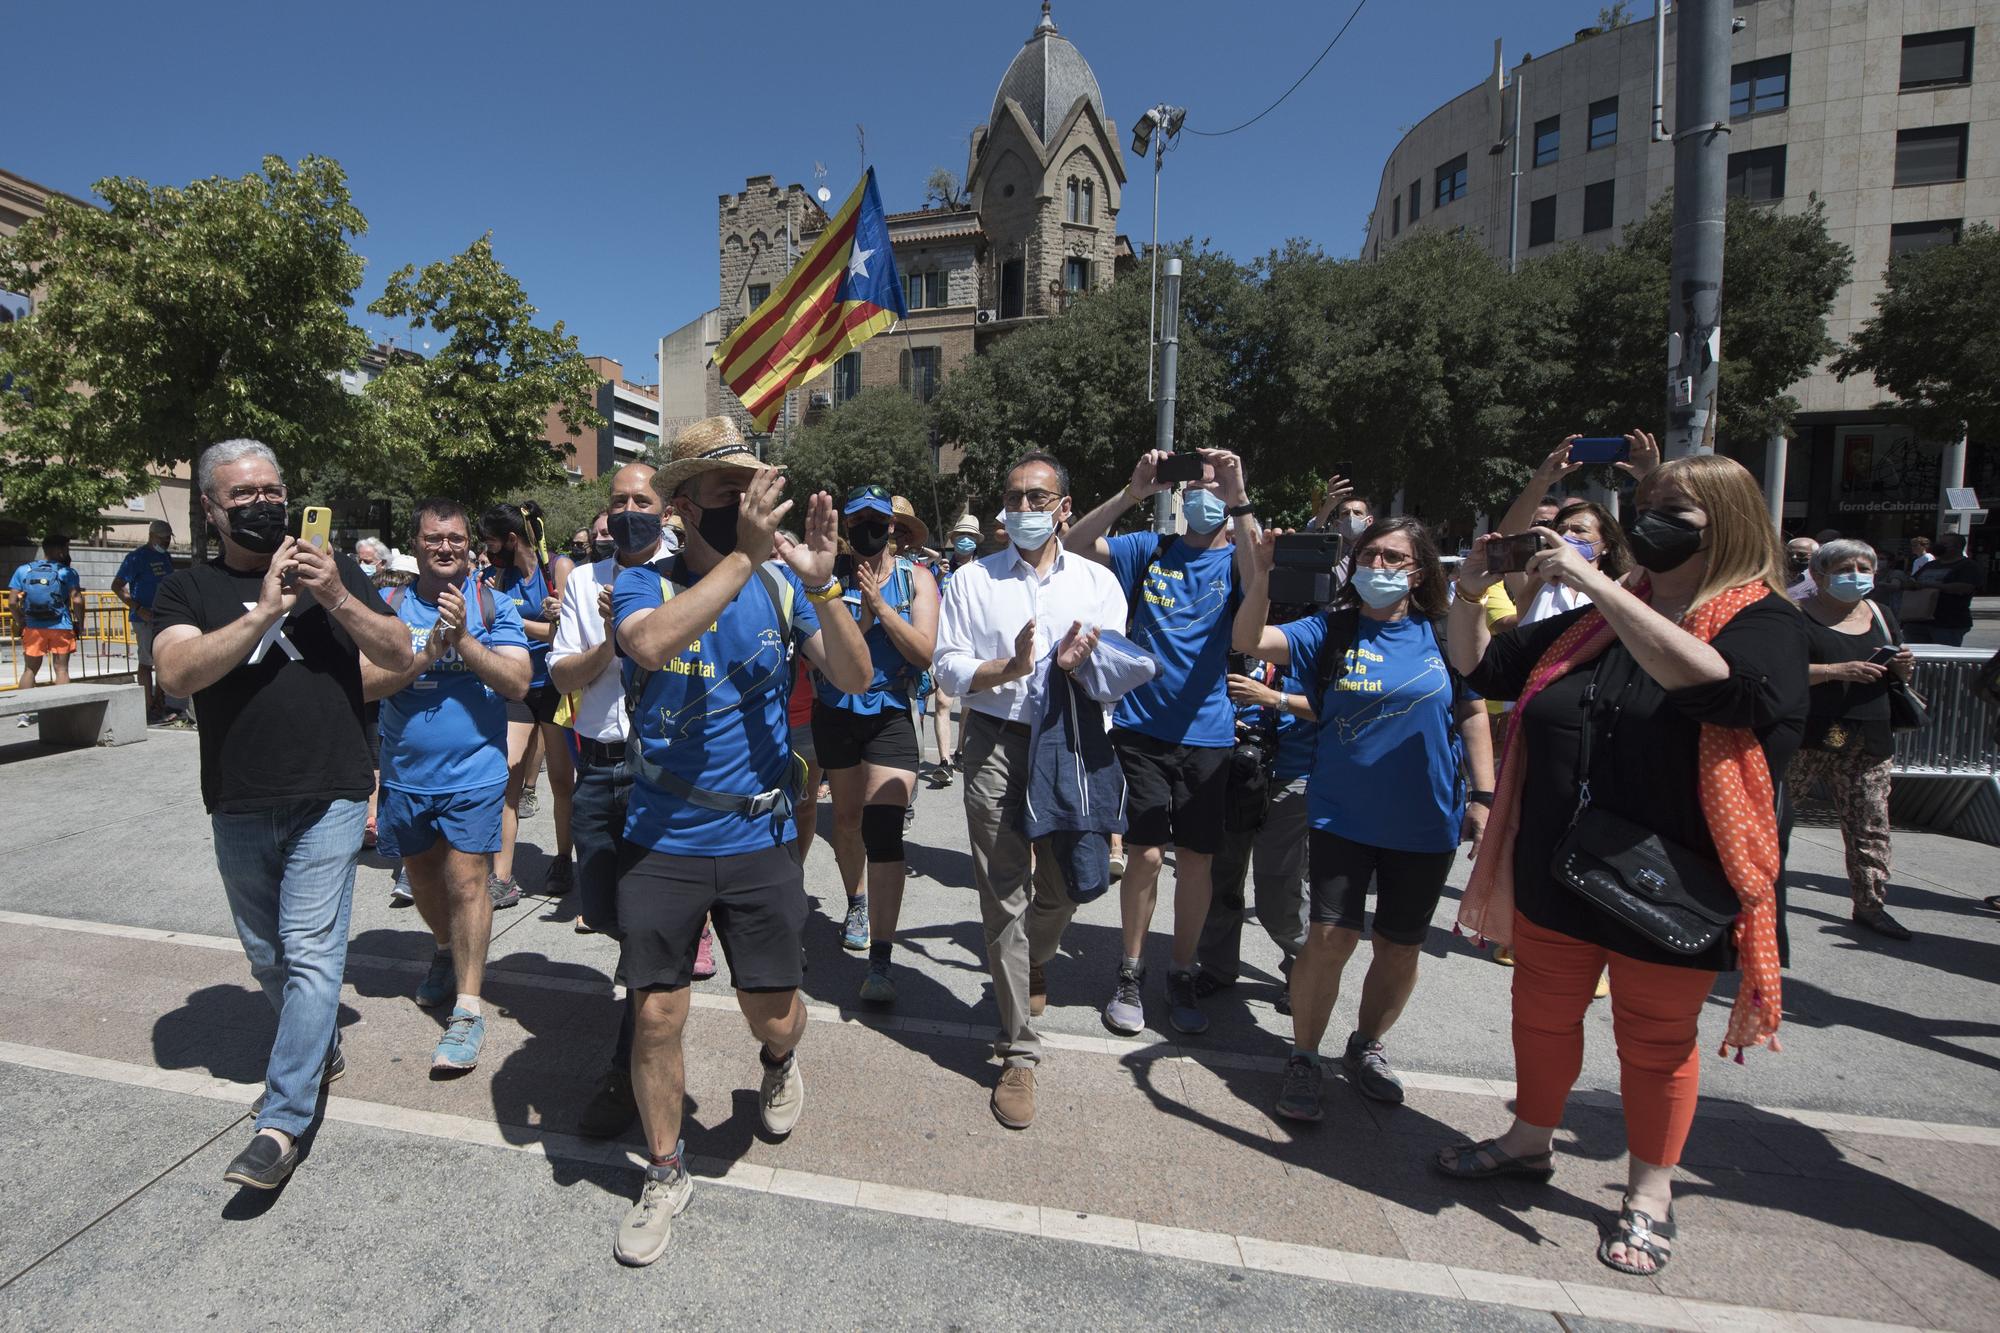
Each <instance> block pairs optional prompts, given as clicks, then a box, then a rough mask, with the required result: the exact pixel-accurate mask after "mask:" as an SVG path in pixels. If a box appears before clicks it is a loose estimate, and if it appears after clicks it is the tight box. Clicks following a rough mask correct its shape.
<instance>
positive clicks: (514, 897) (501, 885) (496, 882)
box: [486, 875, 521, 912]
mask: <svg viewBox="0 0 2000 1333" xmlns="http://www.w3.org/2000/svg"><path fill="white" fill-rule="evenodd" d="M486 896H487V897H489V898H491V899H492V900H493V910H494V911H496V912H497V911H499V910H500V909H501V908H503V907H512V906H514V905H515V904H516V903H518V902H520V901H521V882H520V881H519V880H517V879H515V878H514V877H513V876H512V875H509V876H507V878H505V879H502V878H500V877H499V876H498V875H488V876H487V877H486Z"/></svg>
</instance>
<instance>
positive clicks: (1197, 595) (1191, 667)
mask: <svg viewBox="0 0 2000 1333" xmlns="http://www.w3.org/2000/svg"><path fill="white" fill-rule="evenodd" d="M1159 544H1160V539H1159V537H1158V536H1157V535H1156V534H1154V533H1151V532H1134V533H1130V534H1128V535H1126V536H1123V537H1113V538H1112V539H1111V540H1110V541H1109V542H1107V543H1106V545H1107V546H1109V547H1110V548H1111V572H1112V573H1113V574H1114V575H1116V576H1117V579H1118V584H1119V586H1120V587H1121V588H1123V589H1124V590H1125V600H1126V602H1127V603H1128V604H1129V605H1130V606H1131V608H1132V625H1131V631H1130V632H1131V638H1132V642H1134V643H1136V644H1138V645H1139V647H1141V648H1143V649H1145V650H1146V651H1147V652H1149V653H1151V654H1153V656H1154V657H1156V658H1158V659H1159V662H1160V670H1159V674H1158V675H1156V676H1154V677H1153V678H1152V679H1151V680H1150V681H1147V682H1146V683H1145V684H1144V685H1141V686H1140V687H1139V688H1138V689H1136V690H1133V691H1132V692H1131V693H1130V694H1127V695H1126V696H1125V697H1124V698H1123V699H1121V700H1119V701H1118V709H1117V711H1116V712H1115V713H1113V714H1112V719H1111V720H1112V723H1113V725H1115V726H1120V727H1125V728H1128V729H1130V730H1132V731H1137V732H1142V733H1144V734H1145V735H1148V736H1153V737H1157V738H1158V739H1160V740H1163V741H1173V742H1177V743H1179V744H1183V745H1207V746H1227V745H1234V744H1235V743H1236V710H1235V709H1234V708H1233V707H1232V706H1231V705H1230V702H1229V689H1228V684H1227V681H1226V680H1225V679H1224V678H1225V677H1226V676H1227V674H1228V667H1229V632H1230V622H1231V621H1232V620H1233V619H1234V618H1235V615H1236V603H1237V601H1238V600H1239V596H1240V594H1239V590H1238V588H1237V584H1236V559H1235V548H1234V547H1232V546H1229V545H1227V544H1224V545H1222V546H1218V547H1216V548H1214V549H1213V550H1208V551H1200V550H1196V549H1195V548H1194V547H1192V546H1189V545H1188V544H1187V543H1186V542H1184V541H1180V540H1178V539H1176V540H1175V541H1174V542H1173V543H1172V545H1170V546H1168V548H1167V549H1166V552H1165V553H1164V554H1162V555H1161V556H1160V557H1159V558H1158V559H1154V557H1153V552H1154V551H1156V550H1158V549H1159ZM1043 628H1044V629H1045V630H1047V632H1048V633H1049V634H1050V635H1051V636H1053V637H1055V638H1061V637H1062V636H1063V635H1064V634H1067V633H1068V632H1069V626H1068V625H1047V626H1044V627H1043ZM1113 628H1116V626H1113Z"/></svg>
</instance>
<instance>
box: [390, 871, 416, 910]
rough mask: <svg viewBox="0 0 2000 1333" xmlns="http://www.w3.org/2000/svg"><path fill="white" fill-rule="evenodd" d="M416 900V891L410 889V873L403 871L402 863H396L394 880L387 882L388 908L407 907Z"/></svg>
mask: <svg viewBox="0 0 2000 1333" xmlns="http://www.w3.org/2000/svg"><path fill="white" fill-rule="evenodd" d="M416 900H417V891H416V890H415V889H413V888H411V887H410V872H409V871H407V870H405V869H403V863H402V862H400V861H398V862H397V863H396V878H395V879H393V880H391V881H390V882H389V906H391V907H408V906H409V905H410V904H411V903H414V902H415V901H416Z"/></svg>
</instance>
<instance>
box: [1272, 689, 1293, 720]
mask: <svg viewBox="0 0 2000 1333" xmlns="http://www.w3.org/2000/svg"><path fill="white" fill-rule="evenodd" d="M1271 706H1272V707H1273V708H1275V709H1277V710H1278V711H1279V712H1280V713H1283V714H1284V715H1285V716H1286V717H1290V716H1291V715H1292V696H1291V695H1289V694H1284V693H1280V694H1279V695H1278V702H1277V703H1275V704H1272V705H1271Z"/></svg>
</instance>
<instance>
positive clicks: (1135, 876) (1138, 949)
mask: <svg viewBox="0 0 2000 1333" xmlns="http://www.w3.org/2000/svg"><path fill="white" fill-rule="evenodd" d="M1126 854H1127V857H1128V860H1127V861H1126V865H1125V877H1124V878H1123V879H1121V880H1119V881H1118V909H1119V916H1120V920H1121V922H1122V924H1123V927H1124V934H1123V937H1122V938H1123V941H1124V946H1125V956H1126V957H1127V958H1144V957H1145V956H1146V955H1145V953H1144V950H1145V948H1146V932H1147V931H1149V930H1151V929H1152V928H1153V903H1154V898H1155V896H1156V892H1157V890H1158V888H1159V884H1160V864H1161V862H1162V861H1163V860H1164V856H1163V854H1162V852H1161V849H1160V848H1158V847H1128V848H1127V849H1126ZM1195 924H1196V925H1197V926H1199V925H1200V924H1201V923H1200V922H1198V921H1197V922H1196V923H1195Z"/></svg>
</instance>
